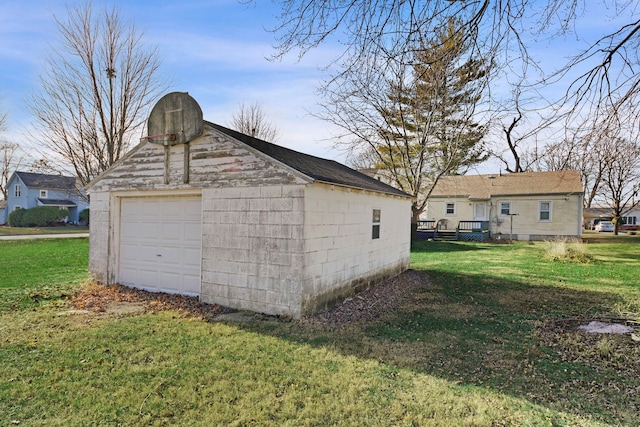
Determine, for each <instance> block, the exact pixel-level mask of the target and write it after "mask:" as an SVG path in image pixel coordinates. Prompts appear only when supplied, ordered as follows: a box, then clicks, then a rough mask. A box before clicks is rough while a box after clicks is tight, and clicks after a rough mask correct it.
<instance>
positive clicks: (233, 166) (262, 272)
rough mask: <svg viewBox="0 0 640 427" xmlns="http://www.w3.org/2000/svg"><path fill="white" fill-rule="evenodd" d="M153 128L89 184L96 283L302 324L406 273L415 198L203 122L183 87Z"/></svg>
mask: <svg viewBox="0 0 640 427" xmlns="http://www.w3.org/2000/svg"><path fill="white" fill-rule="evenodd" d="M148 126H149V128H148V135H150V136H149V137H146V138H145V139H144V140H143V142H141V143H140V144H139V145H138V146H137V147H135V148H134V149H133V150H131V151H130V152H129V153H128V154H127V155H126V156H125V157H124V158H123V159H121V160H120V161H119V162H118V163H116V164H115V165H114V166H112V167H111V168H109V169H108V170H107V171H105V172H104V173H103V174H102V175H100V176H99V177H97V178H96V179H95V180H94V181H92V182H91V183H90V184H89V185H88V187H87V190H88V192H89V193H90V195H91V203H92V208H91V225H90V228H91V230H90V251H89V270H90V272H91V274H92V276H93V278H94V279H95V280H96V281H98V282H100V283H104V284H112V283H120V284H123V285H127V286H131V287H136V288H141V289H146V290H149V291H162V292H169V293H179V294H186V295H194V296H198V297H199V298H200V299H201V300H202V301H203V302H206V303H217V304H221V305H224V306H227V307H232V308H236V309H243V310H251V311H257V312H262V313H267V314H278V315H280V314H284V315H289V316H293V317H300V316H303V315H305V314H308V313H312V312H314V311H316V310H320V309H323V308H325V307H327V306H330V305H332V304H334V303H336V302H339V301H341V300H344V299H345V298H347V297H348V296H350V295H352V294H353V293H354V292H356V291H358V290H361V289H363V288H366V287H368V286H370V285H371V284H373V283H375V282H378V281H381V280H384V279H386V278H388V277H391V276H394V275H396V274H398V273H400V272H402V271H404V270H406V269H407V268H408V266H409V256H410V210H411V197H410V196H409V195H407V194H405V193H403V192H401V191H399V190H397V189H395V188H393V187H390V186H388V185H386V184H384V183H382V182H380V181H378V180H376V179H372V178H370V177H368V176H366V175H363V174H361V173H359V172H356V171H355V170H353V169H350V168H348V167H346V166H344V165H342V164H340V163H337V162H335V161H332V160H326V159H322V158H318V157H314V156H310V155H308V154H304V153H301V152H298V151H294V150H291V149H288V148H285V147H281V146H278V145H275V144H271V143H269V142H266V141H262V140H259V139H256V138H253V137H251V136H249V135H245V134H242V133H239V132H236V131H233V130H231V129H227V128H225V127H223V126H220V125H217V124H214V123H210V122H206V121H204V120H203V118H202V110H201V109H200V107H199V106H198V104H197V103H196V101H195V100H194V99H193V98H191V97H190V96H189V95H188V94H186V93H178V92H176V93H171V94H168V95H166V96H165V97H163V98H162V99H161V100H160V101H158V103H157V104H156V106H155V107H154V108H153V110H152V112H151V116H150V118H149V121H148Z"/></svg>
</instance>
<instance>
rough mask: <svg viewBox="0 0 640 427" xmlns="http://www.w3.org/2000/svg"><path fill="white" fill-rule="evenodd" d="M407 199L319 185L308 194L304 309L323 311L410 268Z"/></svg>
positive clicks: (306, 199)
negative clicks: (375, 234) (376, 231)
mask: <svg viewBox="0 0 640 427" xmlns="http://www.w3.org/2000/svg"><path fill="white" fill-rule="evenodd" d="M410 208H411V202H410V200H409V199H407V198H401V197H394V196H387V195H383V194H379V193H372V192H366V191H362V190H355V189H347V188H344V187H339V186H332V185H324V184H314V185H313V186H308V187H307V190H306V195H305V248H304V255H305V276H304V278H303V284H302V287H303V294H304V298H305V299H304V301H303V308H302V311H303V312H312V311H315V310H318V309H322V308H324V307H327V306H329V305H331V304H332V303H334V302H336V301H339V300H341V299H343V298H345V297H347V296H349V295H350V294H353V293H354V291H355V290H358V289H357V288H366V287H368V286H370V285H371V284H373V283H374V282H377V281H380V280H383V279H385V278H387V277H390V276H392V275H395V274H398V273H400V272H402V271H404V270H406V269H407V268H408V267H409V256H410V245H411V241H410V240H411V239H410V237H411V236H410V234H411V233H410V218H411V216H410V213H411V212H410ZM374 209H380V211H381V222H380V238H379V239H373V238H372V227H373V210H374Z"/></svg>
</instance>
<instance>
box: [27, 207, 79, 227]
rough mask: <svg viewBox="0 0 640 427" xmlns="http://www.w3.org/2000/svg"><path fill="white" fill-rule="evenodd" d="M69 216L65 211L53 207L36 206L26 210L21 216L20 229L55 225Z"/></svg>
mask: <svg viewBox="0 0 640 427" xmlns="http://www.w3.org/2000/svg"><path fill="white" fill-rule="evenodd" d="M68 216H69V211H68V210H67V209H60V208H57V207H55V206H37V207H35V208H31V209H27V210H26V211H25V212H24V214H23V216H22V221H21V224H20V226H21V227H44V226H47V225H55V224H57V223H59V222H61V221H62V220H63V219H65V218H66V217H68Z"/></svg>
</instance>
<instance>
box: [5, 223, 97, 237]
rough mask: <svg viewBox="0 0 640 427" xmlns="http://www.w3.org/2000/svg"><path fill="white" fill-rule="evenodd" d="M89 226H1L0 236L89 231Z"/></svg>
mask: <svg viewBox="0 0 640 427" xmlns="http://www.w3.org/2000/svg"><path fill="white" fill-rule="evenodd" d="M88 232H89V227H87V226H79V225H64V226H60V227H9V226H0V236H24V235H34V234H62V233H88Z"/></svg>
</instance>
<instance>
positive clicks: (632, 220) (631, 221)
mask: <svg viewBox="0 0 640 427" xmlns="http://www.w3.org/2000/svg"><path fill="white" fill-rule="evenodd" d="M636 220H637V218H636V217H635V216H623V217H622V218H621V223H622V224H623V225H636V224H637V222H636Z"/></svg>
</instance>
